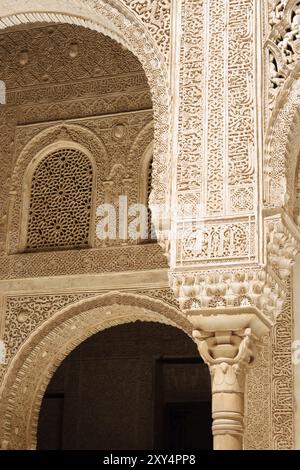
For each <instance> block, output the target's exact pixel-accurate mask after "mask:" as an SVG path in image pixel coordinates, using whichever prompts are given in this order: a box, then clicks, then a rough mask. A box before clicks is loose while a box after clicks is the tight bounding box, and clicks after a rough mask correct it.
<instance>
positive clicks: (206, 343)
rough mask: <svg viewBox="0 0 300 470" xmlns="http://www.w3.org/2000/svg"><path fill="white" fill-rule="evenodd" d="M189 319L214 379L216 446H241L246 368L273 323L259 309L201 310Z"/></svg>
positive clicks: (213, 408)
mask: <svg viewBox="0 0 300 470" xmlns="http://www.w3.org/2000/svg"><path fill="white" fill-rule="evenodd" d="M189 318H190V320H191V321H192V323H193V324H194V326H195V327H196V329H195V330H194V332H193V337H194V339H195V341H196V343H197V346H198V349H199V352H200V355H201V356H202V358H203V360H204V361H205V362H206V364H207V365H208V366H209V369H210V373H211V379H212V418H213V425H212V432H213V437H214V449H215V450H242V449H243V434H244V395H245V379H246V374H247V369H248V368H249V366H250V364H252V363H253V361H254V358H255V344H254V343H255V342H256V341H258V340H259V338H260V337H262V336H264V335H266V334H268V331H269V328H270V326H271V323H270V322H269V321H268V319H267V318H265V317H264V316H263V315H262V314H261V313H260V312H259V311H258V310H255V309H251V308H247V309H245V310H243V309H240V308H238V309H235V308H233V309H232V311H227V310H225V309H219V310H218V309H213V311H200V310H199V311H198V315H194V314H193V315H191V316H190V317H189Z"/></svg>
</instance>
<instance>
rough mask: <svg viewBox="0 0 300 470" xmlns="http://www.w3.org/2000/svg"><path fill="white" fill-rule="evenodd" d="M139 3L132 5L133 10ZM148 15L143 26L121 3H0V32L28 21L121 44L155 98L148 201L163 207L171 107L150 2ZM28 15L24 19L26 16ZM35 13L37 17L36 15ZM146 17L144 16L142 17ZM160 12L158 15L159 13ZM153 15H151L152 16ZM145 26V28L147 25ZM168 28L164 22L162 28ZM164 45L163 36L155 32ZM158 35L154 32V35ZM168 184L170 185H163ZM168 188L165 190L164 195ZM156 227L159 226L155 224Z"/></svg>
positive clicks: (166, 198) (166, 199)
mask: <svg viewBox="0 0 300 470" xmlns="http://www.w3.org/2000/svg"><path fill="white" fill-rule="evenodd" d="M138 4H140V5H139V6H141V5H142V4H141V3H140V2H134V3H133V4H132V6H133V5H135V8H136V11H137V10H138V9H139V8H138ZM144 5H145V6H146V10H145V9H144V8H143V14H142V16H143V15H144V18H145V22H143V20H141V19H139V18H138V17H137V14H136V13H134V12H133V10H131V9H129V8H127V7H125V6H124V4H122V3H121V2H115V1H114V0H110V1H109V2H104V1H102V0H99V1H97V2H95V1H93V0H92V1H90V0H85V1H84V2H83V1H82V2H81V1H80V0H63V1H59V2H58V1H57V0H54V1H51V2H49V1H48V0H46V1H45V2H44V3H43V5H41V4H40V3H36V2H35V1H34V0H31V1H29V2H28V1H27V2H26V3H25V4H24V3H19V4H18V5H12V4H11V3H7V2H5V3H2V4H1V9H0V15H1V17H2V19H1V20H0V28H1V29H3V28H6V27H8V26H13V25H19V24H20V23H31V22H36V21H38V22H41V21H42V22H44V21H46V22H51V23H52V22H54V23H62V22H63V23H68V24H78V25H82V26H85V27H87V28H90V29H95V30H97V31H100V32H102V33H104V34H106V35H108V36H110V37H111V38H112V39H116V40H117V41H118V42H120V43H121V44H122V45H124V46H125V47H127V48H128V49H130V50H131V51H132V52H133V53H134V54H135V55H136V56H137V57H138V59H139V60H140V62H141V63H142V65H143V68H144V70H145V73H146V76H147V78H148V81H149V86H150V89H151V92H152V97H153V107H154V119H155V122H156V123H157V125H155V126H154V129H155V139H154V159H153V190H152V195H151V202H152V203H154V202H157V201H160V202H161V203H165V202H166V203H167V204H168V203H169V196H170V188H171V184H170V178H169V175H170V172H169V168H170V164H171V162H170V125H171V119H170V118H169V115H168V109H169V104H170V94H169V91H168V78H167V76H168V75H167V67H166V62H165V60H163V54H162V52H161V49H160V47H159V46H158V45H157V42H156V40H155V39H154V38H153V37H152V35H151V33H150V32H149V27H150V26H151V27H152V28H153V27H154V29H156V30H157V25H154V19H153V18H155V20H156V21H157V15H159V16H160V18H162V13H161V12H162V10H161V7H160V6H159V5H158V3H157V9H156V8H154V7H155V6H156V5H154V4H153V2H147V3H144ZM28 8H30V13H29V14H26V15H24V14H23V13H24V12H26V11H28ZM149 10H150V11H151V14H150V17H151V18H152V19H151V20H150V21H149V24H148V22H147V20H146V17H147V16H148V13H147V12H149ZM37 11H38V12H37ZM169 11H170V10H169V8H168V3H166V2H164V4H163V12H164V15H163V17H164V19H163V22H165V21H167V22H168V19H167V20H166V19H165V17H166V16H167V14H168V12H169ZM145 12H146V13H145ZM158 12H159V13H158ZM153 15H154V16H153ZM145 23H147V24H148V26H149V27H148V26H146V24H145ZM165 24H166V23H164V25H165ZM157 31H158V34H159V37H160V39H159V40H158V42H159V43H160V44H161V43H162V39H161V37H162V31H161V28H158V30H157ZM157 31H156V32H157ZM166 181H168V182H169V184H168V185H167V186H166ZM166 189H167V190H166ZM155 222H157V221H155Z"/></svg>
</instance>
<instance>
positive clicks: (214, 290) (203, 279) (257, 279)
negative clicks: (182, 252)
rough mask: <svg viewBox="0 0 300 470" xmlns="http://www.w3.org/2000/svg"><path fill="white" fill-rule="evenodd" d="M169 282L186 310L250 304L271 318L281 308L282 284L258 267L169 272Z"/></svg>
mask: <svg viewBox="0 0 300 470" xmlns="http://www.w3.org/2000/svg"><path fill="white" fill-rule="evenodd" d="M170 282H171V287H172V289H173V291H174V294H175V297H176V298H177V299H178V301H179V303H180V306H181V308H182V309H183V310H184V311H185V312H186V313H187V312H188V311H193V310H197V309H215V308H228V309H230V308H233V307H245V306H250V307H251V306H253V307H256V308H258V309H259V310H260V311H262V312H263V313H264V314H265V315H266V316H267V317H268V318H270V319H272V320H273V319H274V318H276V316H278V315H279V313H280V312H281V309H282V305H283V301H284V288H283V286H282V285H281V284H280V283H279V282H276V280H275V279H274V278H273V277H272V275H271V274H269V273H268V272H267V271H266V270H265V269H264V268H259V267H256V268H253V269H251V268H249V267H247V268H246V267H244V268H243V267H242V266H241V267H240V268H233V269H222V270H216V271H213V272H212V271H211V270H206V271H200V272H187V271H185V272H181V273H172V274H171V275H170Z"/></svg>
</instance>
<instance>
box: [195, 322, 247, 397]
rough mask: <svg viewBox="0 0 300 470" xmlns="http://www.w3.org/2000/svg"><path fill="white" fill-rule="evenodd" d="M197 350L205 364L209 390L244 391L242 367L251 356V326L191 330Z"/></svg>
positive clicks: (243, 371) (244, 366) (244, 367)
mask: <svg viewBox="0 0 300 470" xmlns="http://www.w3.org/2000/svg"><path fill="white" fill-rule="evenodd" d="M193 338H194V339H195V341H196V343H197V346H198V350H199V353H200V355H201V357H202V358H203V360H204V362H206V364H207V365H208V366H209V370H210V373H211V376H212V392H213V393H218V392H224V393H226V392H231V393H232V392H235V393H244V385H245V371H246V369H247V367H248V366H249V365H250V364H252V363H253V361H254V357H255V344H254V341H255V338H253V335H252V334H251V329H250V328H246V329H245V330H240V331H234V332H233V331H215V332H203V331H199V330H194V331H193Z"/></svg>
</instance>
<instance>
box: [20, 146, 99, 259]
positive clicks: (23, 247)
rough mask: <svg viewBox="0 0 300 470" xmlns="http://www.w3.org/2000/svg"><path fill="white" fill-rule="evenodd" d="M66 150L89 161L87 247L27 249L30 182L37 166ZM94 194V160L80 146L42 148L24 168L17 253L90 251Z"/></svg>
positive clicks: (95, 178) (93, 242)
mask: <svg viewBox="0 0 300 470" xmlns="http://www.w3.org/2000/svg"><path fill="white" fill-rule="evenodd" d="M63 150H68V151H74V152H76V151H77V152H80V153H82V154H83V155H85V156H86V158H87V159H88V160H89V162H90V164H91V168H92V172H93V174H92V184H91V208H90V218H89V222H88V223H89V229H88V243H87V245H82V246H80V245H79V244H78V246H76V245H74V246H71V245H66V246H58V247H53V248H52V247H37V248H31V247H28V230H29V210H30V205H31V198H32V181H33V178H34V175H35V173H36V170H37V169H38V167H39V165H40V164H41V163H42V162H43V160H45V159H46V158H47V157H50V156H51V155H53V154H55V153H56V152H57V153H59V152H60V151H63ZM96 194H97V168H96V163H95V160H94V158H93V156H92V154H91V153H90V152H89V151H88V150H87V149H86V148H85V147H84V146H83V145H81V144H79V143H77V142H71V141H68V140H66V141H59V142H55V143H53V144H50V145H48V146H46V147H45V148H43V149H42V150H41V151H40V152H38V153H37V155H35V156H34V157H33V158H32V160H31V162H30V163H29V165H28V166H27V168H26V171H25V173H24V178H23V184H22V202H21V223H20V233H19V252H21V253H23V252H26V253H39V252H53V251H69V250H79V249H80V250H84V249H91V248H93V247H94V245H95V234H94V233H93V232H94V230H93V228H94V226H95V217H96V214H95V213H96Z"/></svg>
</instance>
